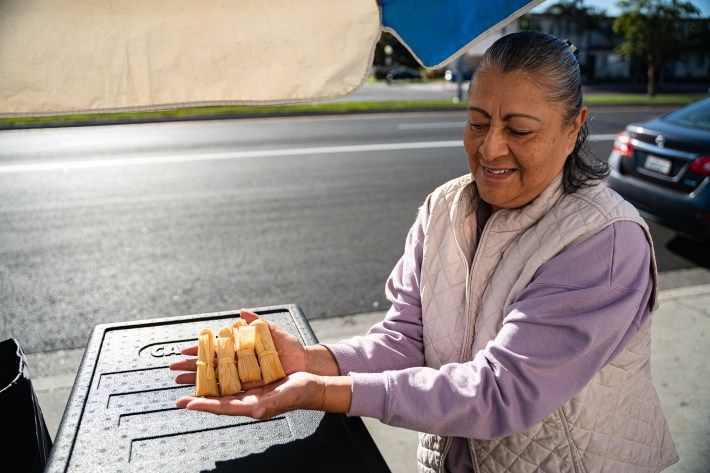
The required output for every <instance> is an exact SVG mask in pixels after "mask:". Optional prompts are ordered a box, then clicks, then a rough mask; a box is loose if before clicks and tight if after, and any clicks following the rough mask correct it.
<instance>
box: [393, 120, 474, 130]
mask: <svg viewBox="0 0 710 473" xmlns="http://www.w3.org/2000/svg"><path fill="white" fill-rule="evenodd" d="M465 126H466V122H439V123H399V124H398V125H397V129H398V130H427V129H430V128H431V129H434V128H461V129H462V130H463V127H465Z"/></svg>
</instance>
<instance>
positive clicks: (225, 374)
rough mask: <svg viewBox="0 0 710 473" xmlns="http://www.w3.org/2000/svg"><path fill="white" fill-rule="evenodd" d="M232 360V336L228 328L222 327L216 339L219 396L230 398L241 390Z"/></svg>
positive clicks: (235, 366) (233, 360) (233, 352)
mask: <svg viewBox="0 0 710 473" xmlns="http://www.w3.org/2000/svg"><path fill="white" fill-rule="evenodd" d="M234 358H235V351H234V334H233V332H232V329H231V328H230V327H222V328H221V329H220V331H219V338H217V374H218V378H219V394H220V395H221V396H231V395H233V394H237V393H238V392H239V391H241V390H242V385H241V383H240V382H239V373H238V372H237V365H236V361H235V359H234Z"/></svg>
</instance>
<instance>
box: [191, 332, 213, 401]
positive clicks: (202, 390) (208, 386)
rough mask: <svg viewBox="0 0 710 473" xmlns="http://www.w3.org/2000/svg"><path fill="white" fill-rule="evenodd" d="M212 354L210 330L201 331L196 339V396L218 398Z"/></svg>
mask: <svg viewBox="0 0 710 473" xmlns="http://www.w3.org/2000/svg"><path fill="white" fill-rule="evenodd" d="M214 354H215V346H214V335H213V334H212V331H211V330H210V329H208V328H205V329H202V331H200V335H199V337H198V338H197V373H196V376H197V379H196V381H195V395H196V396H219V389H218V388H217V374H216V373H215V369H214Z"/></svg>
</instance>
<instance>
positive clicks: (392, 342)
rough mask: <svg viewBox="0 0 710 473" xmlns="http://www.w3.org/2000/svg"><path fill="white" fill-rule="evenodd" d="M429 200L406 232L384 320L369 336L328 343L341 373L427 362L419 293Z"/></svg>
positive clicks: (390, 283) (389, 286) (389, 284)
mask: <svg viewBox="0 0 710 473" xmlns="http://www.w3.org/2000/svg"><path fill="white" fill-rule="evenodd" d="M428 207H429V199H427V200H426V201H425V202H424V204H423V205H422V207H421V208H420V209H419V213H418V215H417V219H416V221H415V222H414V225H413V226H412V228H411V229H410V231H409V234H408V235H407V240H406V242H405V247H404V254H403V255H402V257H401V258H400V260H399V262H398V263H397V264H396V265H395V267H394V269H393V270H392V273H391V274H390V277H389V278H388V280H387V285H386V287H385V293H386V296H387V299H388V300H389V301H390V303H391V306H390V309H389V311H388V312H387V315H386V317H385V319H384V320H383V321H382V322H380V323H378V324H376V325H374V326H373V327H372V328H370V330H369V331H368V333H367V335H366V336H363V337H353V338H351V339H349V340H345V341H342V342H338V343H337V344H327V345H325V346H326V347H327V348H328V349H329V350H330V352H331V353H332V354H333V356H334V357H335V360H336V362H337V363H338V367H339V368H340V372H341V374H343V375H346V374H348V373H350V372H361V373H363V372H383V371H386V370H399V369H403V368H409V367H413V366H422V365H423V364H424V342H423V329H422V317H421V312H422V308H421V298H420V295H419V268H420V267H421V261H422V254H423V244H424V226H425V224H426V221H427V219H428Z"/></svg>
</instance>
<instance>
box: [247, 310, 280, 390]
mask: <svg viewBox="0 0 710 473" xmlns="http://www.w3.org/2000/svg"><path fill="white" fill-rule="evenodd" d="M249 326H251V327H254V328H255V329H256V345H255V349H256V354H257V356H258V357H259V365H261V375H262V377H263V378H264V383H266V384H269V383H272V382H274V381H276V380H279V379H281V378H285V377H286V373H284V370H283V367H282V366H281V360H279V354H278V352H277V351H276V346H275V345H274V340H273V338H271V332H270V331H269V325H268V324H267V323H266V322H264V321H263V320H261V319H257V320H254V321H253V322H252V323H251V324H249Z"/></svg>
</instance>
